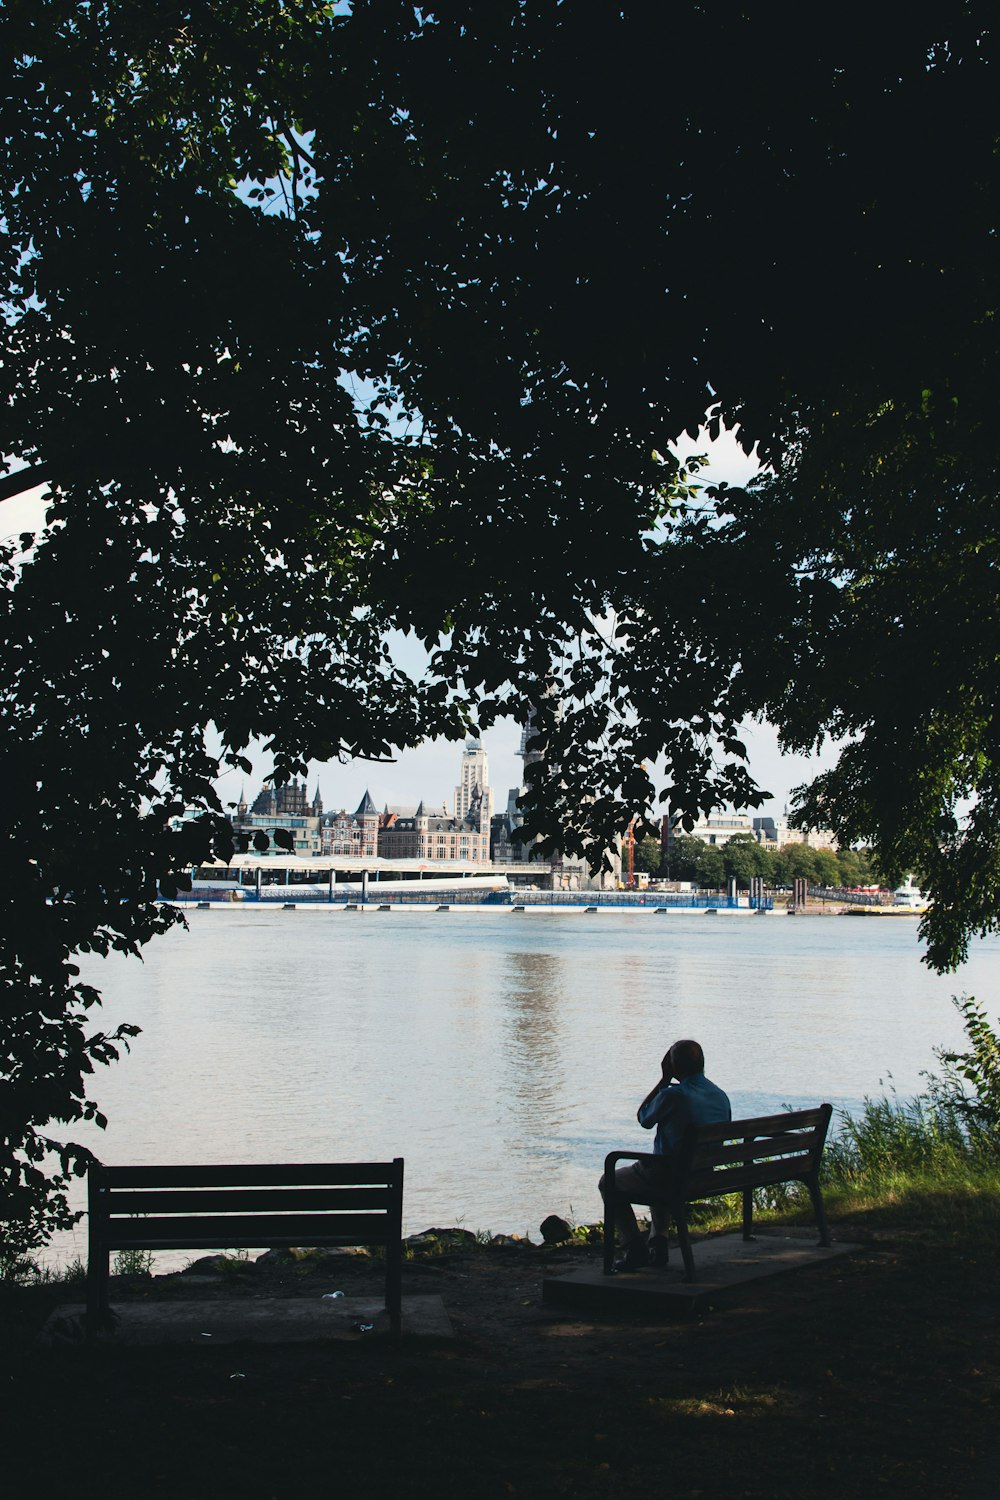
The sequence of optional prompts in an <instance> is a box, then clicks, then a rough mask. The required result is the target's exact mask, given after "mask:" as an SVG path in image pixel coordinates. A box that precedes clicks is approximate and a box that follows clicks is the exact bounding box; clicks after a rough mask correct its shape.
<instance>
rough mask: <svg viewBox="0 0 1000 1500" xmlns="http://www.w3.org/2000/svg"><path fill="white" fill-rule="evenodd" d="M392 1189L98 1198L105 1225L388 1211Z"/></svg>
mask: <svg viewBox="0 0 1000 1500" xmlns="http://www.w3.org/2000/svg"><path fill="white" fill-rule="evenodd" d="M392 1193H393V1190H392V1188H391V1187H335V1188H327V1187H316V1188H308V1187H291V1188H281V1187H277V1188H271V1187H267V1188H234V1189H232V1190H228V1189H226V1188H220V1187H209V1188H194V1189H192V1188H189V1187H184V1188H165V1189H154V1190H152V1191H147V1190H143V1189H141V1188H136V1189H134V1190H130V1189H112V1190H111V1191H108V1192H102V1193H101V1197H100V1202H101V1209H102V1211H103V1213H104V1214H105V1215H106V1216H107V1217H108V1218H110V1219H116V1218H119V1217H121V1216H123V1215H129V1214H209V1213H225V1214H236V1213H263V1212H266V1211H267V1210H270V1211H272V1212H275V1213H302V1212H313V1213H320V1212H323V1211H327V1212H329V1211H330V1210H331V1209H340V1210H341V1211H344V1212H346V1211H349V1210H354V1211H357V1210H360V1209H381V1210H382V1211H383V1212H384V1213H388V1212H389V1211H390V1209H391V1207H392V1201H393V1200H392Z"/></svg>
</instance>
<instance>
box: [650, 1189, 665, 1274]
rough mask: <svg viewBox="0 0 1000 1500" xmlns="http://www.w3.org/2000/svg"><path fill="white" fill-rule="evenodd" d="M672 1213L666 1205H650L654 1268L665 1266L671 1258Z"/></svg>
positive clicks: (651, 1247)
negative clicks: (669, 1240) (670, 1233)
mask: <svg viewBox="0 0 1000 1500" xmlns="http://www.w3.org/2000/svg"><path fill="white" fill-rule="evenodd" d="M669 1230H670V1213H669V1210H668V1209H667V1205H666V1203H662V1202H661V1203H651V1204H650V1205H649V1255H650V1259H651V1260H652V1262H653V1265H654V1266H665V1265H666V1264H667V1261H668V1258H669V1242H668V1239H667V1235H668V1233H669Z"/></svg>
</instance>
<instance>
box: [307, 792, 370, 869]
mask: <svg viewBox="0 0 1000 1500" xmlns="http://www.w3.org/2000/svg"><path fill="white" fill-rule="evenodd" d="M320 828H321V848H322V852H323V854H328V855H348V856H350V855H353V856H355V857H356V858H358V859H375V858H376V856H377V855H378V832H379V811H378V808H377V807H376V806H375V804H374V802H373V801H372V799H371V797H370V795H369V794H368V792H367V791H366V792H365V795H364V796H363V797H362V799H361V802H360V804H359V806H358V809H357V811H356V812H353V813H349V812H345V811H344V810H341V811H340V812H332V813H324V815H323V818H322V820H321V823H320Z"/></svg>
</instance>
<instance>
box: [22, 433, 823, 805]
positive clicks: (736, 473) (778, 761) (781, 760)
mask: <svg viewBox="0 0 1000 1500" xmlns="http://www.w3.org/2000/svg"><path fill="white" fill-rule="evenodd" d="M674 447H675V452H677V453H678V454H681V455H685V456H686V455H687V454H689V453H691V452H703V453H707V454H708V456H709V467H708V468H707V469H706V470H704V471H702V474H701V475H700V476H699V477H700V478H702V479H704V480H707V481H708V482H711V483H716V484H717V483H721V482H722V481H723V480H726V481H728V482H729V483H730V484H745V483H746V482H747V480H748V479H749V478H750V477H751V476H752V475H753V474H754V473H755V472H756V471H757V462H756V460H755V459H754V458H753V457H750V458H748V457H747V455H746V454H745V453H744V452H743V450H742V449H741V448H740V446H739V444H738V442H737V441H736V438H735V436H734V434H733V433H732V432H723V433H722V434H721V435H720V436H719V438H718V439H717V440H716V441H715V442H714V443H713V442H710V441H709V439H708V437H707V434H700V435H699V437H698V438H696V439H695V440H694V441H692V440H691V439H690V438H685V439H684V440H683V441H682V442H679V443H678V444H675V445H674ZM43 495H44V489H43V488H42V487H39V488H37V489H35V490H31V491H29V492H28V493H26V494H25V495H19V496H16V497H14V498H13V499H11V500H6V501H3V502H2V503H0V538H6V537H12V536H17V535H19V534H20V533H21V532H23V531H34V530H36V529H37V528H38V526H40V525H41V522H42V511H43V499H42V497H43ZM400 655H401V658H404V659H403V660H402V663H401V664H402V665H404V666H405V667H406V669H407V670H408V671H414V670H419V662H418V660H417V658H416V657H415V656H411V657H409V658H408V651H407V648H406V647H405V646H402V647H401V649H400ZM743 738H744V741H745V743H746V745H747V749H748V751H749V768H750V771H751V774H752V775H753V776H754V777H755V779H756V781H757V783H758V785H759V786H760V787H761V788H762V789H763V790H766V791H768V792H770V793H771V797H770V798H769V799H768V800H767V801H766V802H765V803H764V804H763V805H762V807H761V809H760V811H761V812H764V813H770V814H771V815H777V814H780V813H781V812H782V811H783V810H784V808H785V806H786V804H787V802H788V800H789V793H790V791H791V790H792V788H793V787H796V786H798V785H800V784H801V783H802V782H804V781H807V780H809V779H810V777H812V776H815V775H816V774H817V773H818V772H819V771H821V770H825V769H827V768H828V767H829V766H831V765H832V764H833V763H834V760H835V759H836V755H835V752H834V751H833V750H832V749H830V748H827V749H825V751H824V752H823V753H821V754H820V755H816V756H809V757H806V756H801V755H782V754H781V752H780V750H779V748H778V739H777V733H776V731H775V730H774V728H773V727H772V726H771V725H769V724H747V725H745V726H744V728H743ZM520 739H521V726H520V725H519V724H517V723H515V722H514V721H513V720H501V721H500V723H499V724H497V725H496V726H494V727H493V728H492V729H490V730H489V731H488V732H487V733H486V734H484V736H483V744H484V746H485V748H486V751H487V755H488V757H489V772H490V785H491V786H492V787H493V788H494V791H495V796H494V805H495V807H496V809H497V811H500V810H501V809H502V808H503V807H504V806H505V805H506V799H507V792H508V789H509V788H511V787H517V786H519V785H520V782H521V761H520V757H519V756H518V748H519V746H520ZM461 754H462V742H461V741H459V742H458V743H452V742H449V741H446V740H434V741H428V742H427V743H425V744H423V745H421V746H419V747H418V748H417V749H415V750H405V751H402V752H401V753H400V754H399V757H398V759H397V760H395V761H394V762H391V763H373V762H366V761H353V762H349V763H348V764H346V765H341V764H340V763H339V762H336V761H333V762H327V763H325V764H319V763H313V764H312V765H311V766H310V769H309V790H310V793H311V792H312V791H313V790H314V788H315V786H316V785H317V783H318V784H319V788H320V792H321V794H322V797H323V803H324V806H325V807H326V808H327V809H338V808H342V807H344V808H347V809H348V810H350V811H353V809H354V808H356V807H357V806H358V804H359V803H360V802H361V799H362V798H363V796H364V794H365V792H366V791H368V792H370V793H371V796H372V798H373V799H374V801H375V804H376V806H378V807H380V808H381V807H383V806H384V805H385V804H386V803H389V804H390V805H392V806H396V807H415V806H416V804H417V803H418V802H419V801H421V800H423V801H424V802H426V803H427V804H428V806H430V807H438V806H444V805H447V806H448V808H449V810H450V809H451V808H453V806H454V799H455V788H456V786H457V785H458V780H459V768H460V762H461ZM249 758H250V760H251V761H252V762H253V764H254V772H253V775H251V776H248V777H245V776H244V775H243V774H242V773H241V772H237V771H233V772H228V773H227V774H226V775H225V776H223V777H222V778H221V779H220V781H219V792H220V796H221V797H222V801H223V803H224V804H226V803H229V802H236V801H237V800H238V798H239V796H240V793H241V792H242V791H244V790H245V792H246V794H247V795H248V796H249V797H253V796H254V795H256V793H257V792H258V791H259V790H260V785H261V782H262V781H263V778H264V776H265V775H266V774H267V770H268V762H267V760H266V758H265V757H263V756H262V755H259V754H258V755H256V756H255V755H254V754H253V752H252V751H251V752H250V755H249ZM654 779H655V771H654Z"/></svg>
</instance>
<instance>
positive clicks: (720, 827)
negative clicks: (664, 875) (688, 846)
mask: <svg viewBox="0 0 1000 1500" xmlns="http://www.w3.org/2000/svg"><path fill="white" fill-rule="evenodd" d="M737 834H742V835H743V836H744V837H749V838H753V837H754V831H753V824H752V823H751V820H750V818H749V816H748V815H747V814H746V813H737V812H713V813H707V814H706V815H704V816H703V817H700V818H699V819H698V820H697V822H696V823H695V825H694V827H693V828H684V827H682V825H681V821H680V818H679V816H678V815H677V814H676V813H673V814H670V815H668V816H667V817H665V818H664V819H663V820H662V822H661V824H660V843H661V845H662V847H663V850H664V853H666V852H667V850H668V849H669V847H670V845H671V844H672V843H673V841H674V839H679V838H692V839H700V840H701V842H702V843H703V844H713V845H717V846H718V847H719V848H722V847H723V845H725V844H728V843H729V840H730V839H734V838H736V836H737Z"/></svg>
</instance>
